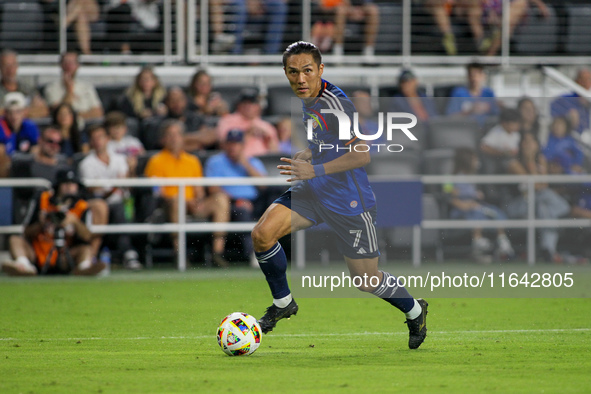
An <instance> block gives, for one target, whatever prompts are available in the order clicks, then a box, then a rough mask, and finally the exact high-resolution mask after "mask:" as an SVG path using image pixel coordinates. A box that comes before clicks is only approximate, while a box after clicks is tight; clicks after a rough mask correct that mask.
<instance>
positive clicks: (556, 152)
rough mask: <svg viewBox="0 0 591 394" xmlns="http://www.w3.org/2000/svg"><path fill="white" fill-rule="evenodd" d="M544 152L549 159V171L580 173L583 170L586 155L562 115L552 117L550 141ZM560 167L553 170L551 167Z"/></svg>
mask: <svg viewBox="0 0 591 394" xmlns="http://www.w3.org/2000/svg"><path fill="white" fill-rule="evenodd" d="M542 153H544V156H545V157H546V160H547V161H548V167H549V168H550V170H549V172H552V173H558V174H561V173H563V174H580V173H582V172H583V162H584V160H585V155H584V154H583V151H582V150H581V148H580V147H579V145H578V144H577V141H575V139H574V138H573V137H572V136H571V134H570V125H569V124H568V120H566V118H563V117H561V116H559V117H556V118H554V119H552V124H551V125H550V135H549V136H548V142H547V143H546V146H545V147H544V149H543V151H542ZM553 166H558V167H559V169H557V170H552V169H551V167H553Z"/></svg>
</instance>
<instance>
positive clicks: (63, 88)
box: [45, 52, 103, 119]
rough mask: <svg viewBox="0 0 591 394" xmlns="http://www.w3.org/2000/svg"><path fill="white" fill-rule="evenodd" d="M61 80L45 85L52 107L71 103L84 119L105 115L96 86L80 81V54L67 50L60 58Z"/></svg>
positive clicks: (46, 94)
mask: <svg viewBox="0 0 591 394" xmlns="http://www.w3.org/2000/svg"><path fill="white" fill-rule="evenodd" d="M60 65H61V68H62V78H61V80H58V81H54V82H51V83H50V84H48V85H47V86H46V87H45V99H46V100H47V103H48V104H49V105H50V106H51V107H52V108H55V107H57V106H58V105H59V104H60V103H62V102H64V103H66V104H70V105H71V106H72V107H73V108H74V110H75V111H76V112H77V113H78V115H80V116H81V117H82V118H83V119H95V118H100V117H102V116H103V105H102V103H101V101H100V99H99V96H98V94H97V92H96V89H95V88H94V86H92V85H91V84H90V83H88V82H83V81H80V80H79V79H78V78H77V77H76V72H77V71H78V67H79V66H80V64H79V63H78V54H76V53H74V52H66V53H64V54H63V55H62V57H61V60H60Z"/></svg>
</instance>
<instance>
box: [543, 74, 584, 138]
mask: <svg viewBox="0 0 591 394" xmlns="http://www.w3.org/2000/svg"><path fill="white" fill-rule="evenodd" d="M575 82H576V83H578V84H579V85H581V87H583V88H584V89H587V90H590V89H591V71H590V70H587V69H581V70H579V72H578V73H577V77H576V78H575ZM590 106H591V103H589V101H588V100H587V99H585V98H583V97H581V96H579V95H578V94H577V93H574V92H572V93H568V94H564V95H562V96H560V97H558V98H556V99H555V100H554V101H553V102H552V104H550V115H551V116H552V117H553V118H555V117H557V116H563V117H565V118H566V119H567V120H568V121H569V122H570V124H571V126H572V128H573V129H574V130H576V131H577V132H578V133H579V134H581V133H582V132H583V131H585V130H589V129H590V128H589V117H590V116H591V113H590Z"/></svg>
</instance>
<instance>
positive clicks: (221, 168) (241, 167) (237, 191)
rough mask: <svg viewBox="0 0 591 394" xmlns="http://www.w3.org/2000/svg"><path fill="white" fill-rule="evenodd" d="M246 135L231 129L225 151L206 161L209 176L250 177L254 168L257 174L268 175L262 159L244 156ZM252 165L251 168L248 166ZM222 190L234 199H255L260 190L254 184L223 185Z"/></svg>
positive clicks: (206, 171)
mask: <svg viewBox="0 0 591 394" xmlns="http://www.w3.org/2000/svg"><path fill="white" fill-rule="evenodd" d="M243 139H244V136H243V133H242V131H240V130H230V131H229V132H228V136H227V137H226V141H225V143H224V151H223V152H221V153H218V154H217V155H215V156H212V157H210V158H209V159H208V160H207V162H206V163H205V176H207V177H250V176H253V174H252V172H251V171H252V170H254V172H255V173H257V175H259V176H262V175H266V174H267V171H266V170H265V166H264V164H263V162H262V161H260V160H259V159H257V158H255V157H249V158H246V157H244V156H243V153H242V151H243V150H244V142H243ZM247 167H250V168H247ZM222 190H223V191H224V192H225V193H226V194H228V196H230V198H231V199H233V200H240V199H245V200H249V201H253V200H255V199H256V198H257V197H258V195H259V192H258V190H257V188H256V187H255V186H252V185H244V186H241V185H237V186H222Z"/></svg>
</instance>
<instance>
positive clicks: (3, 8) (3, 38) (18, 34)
mask: <svg viewBox="0 0 591 394" xmlns="http://www.w3.org/2000/svg"><path fill="white" fill-rule="evenodd" d="M0 13H1V15H2V18H1V19H0V47H2V48H11V49H14V50H16V51H19V52H30V51H35V50H37V49H39V48H40V47H41V46H42V44H43V23H44V17H43V10H42V8H41V5H40V4H39V3H37V2H33V1H19V2H2V3H0Z"/></svg>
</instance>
